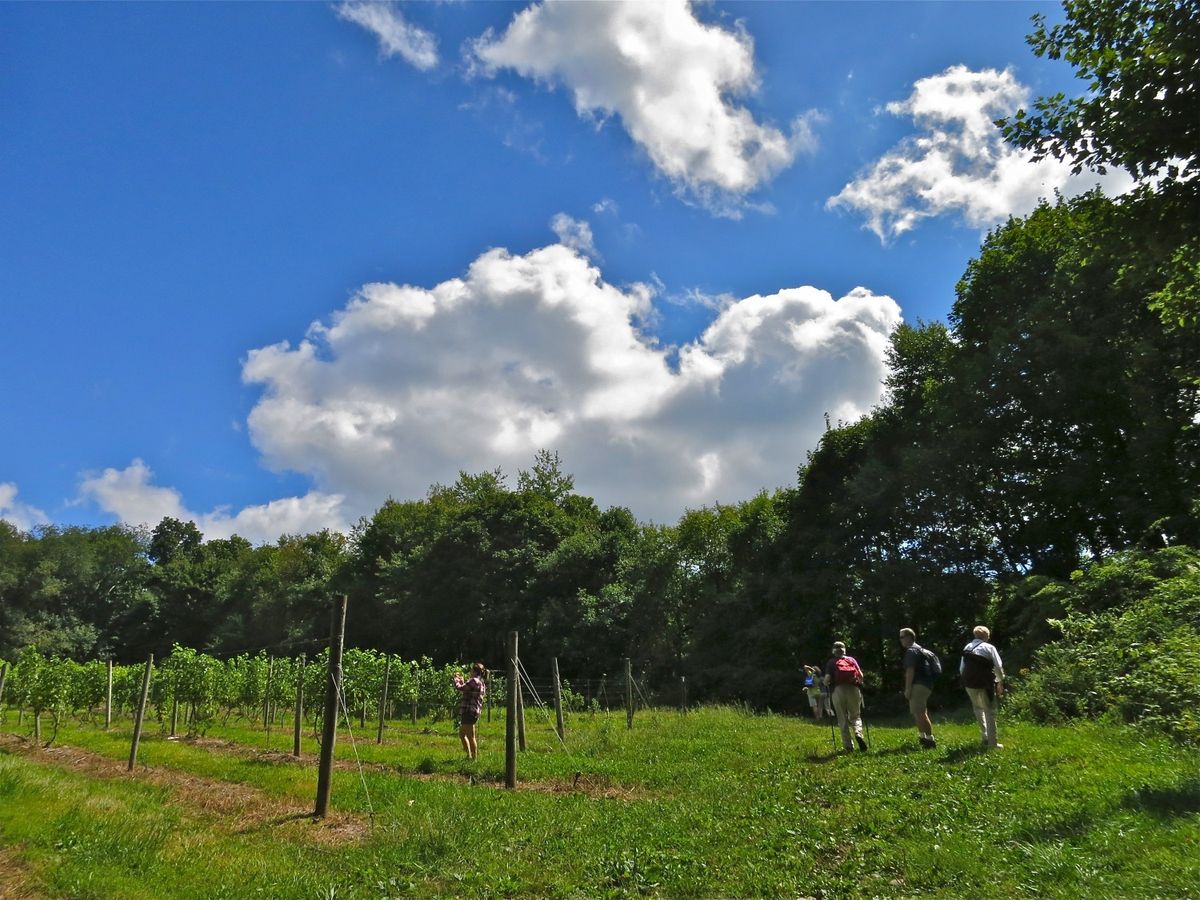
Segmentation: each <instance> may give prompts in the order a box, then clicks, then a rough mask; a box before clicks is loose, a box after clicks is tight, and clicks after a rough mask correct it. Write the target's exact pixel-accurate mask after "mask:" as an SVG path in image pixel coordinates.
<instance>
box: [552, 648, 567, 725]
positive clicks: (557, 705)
mask: <svg viewBox="0 0 1200 900" xmlns="http://www.w3.org/2000/svg"><path fill="white" fill-rule="evenodd" d="M554 730H555V731H557V732H558V739H559V740H560V741H565V740H566V730H565V729H564V728H563V711H562V681H561V680H560V679H559V677H558V657H557V656H556V657H554Z"/></svg>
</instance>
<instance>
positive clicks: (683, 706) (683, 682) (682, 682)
mask: <svg viewBox="0 0 1200 900" xmlns="http://www.w3.org/2000/svg"><path fill="white" fill-rule="evenodd" d="M679 711H680V712H681V713H683V714H684V715H687V676H685V675H680V676H679Z"/></svg>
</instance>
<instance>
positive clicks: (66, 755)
mask: <svg viewBox="0 0 1200 900" xmlns="http://www.w3.org/2000/svg"><path fill="white" fill-rule="evenodd" d="M0 750H2V751H7V752H9V753H15V754H20V755H21V756H24V757H27V758H29V759H33V760H37V761H39V762H44V763H49V764H52V765H55V766H58V767H60V768H63V769H69V770H70V771H72V772H78V773H79V774H81V775H86V776H88V777H89V778H104V779H113V780H116V779H121V780H131V781H139V782H142V783H144V784H153V785H157V786H161V787H164V788H167V789H168V790H169V791H171V793H172V794H173V795H174V797H175V800H176V802H178V803H179V804H180V805H181V806H183V807H184V808H185V809H187V810H189V811H191V812H194V813H199V814H201V815H203V816H206V817H208V818H210V819H213V820H215V822H216V823H217V824H218V825H219V826H220V825H224V826H225V827H228V828H229V830H230V831H232V832H235V833H238V834H245V833H249V832H254V831H262V830H265V829H268V828H280V829H282V830H284V831H287V832H291V833H295V834H297V835H301V836H304V837H307V838H309V839H311V840H314V841H317V842H318V843H322V844H342V843H347V842H354V841H359V840H362V839H363V838H365V837H366V836H367V834H368V832H369V827H368V824H367V820H366V818H365V817H362V816H357V815H351V814H349V813H345V812H334V813H332V814H331V815H329V816H327V817H326V818H325V819H323V820H315V819H313V818H312V807H310V806H300V805H299V804H297V803H296V802H294V801H289V800H286V799H283V798H280V797H274V796H272V795H270V794H268V793H266V792H264V791H261V790H259V789H258V788H255V787H251V786H250V785H247V784H241V783H238V782H233V781H219V780H217V779H213V778H204V777H202V776H199V775H191V774H188V773H187V772H180V771H178V770H176V769H166V768H161V767H158V766H143V765H138V766H137V768H136V769H135V770H134V771H133V772H129V771H128V769H127V766H126V763H125V762H123V761H121V760H116V759H110V758H108V757H106V756H101V755H99V754H97V753H93V752H91V751H90V750H83V749H80V748H78V747H70V746H56V747H39V746H38V745H37V744H35V743H34V742H32V741H29V740H26V739H25V738H22V737H20V736H18V735H11V734H3V735H0ZM0 871H2V870H0ZM2 896H3V895H0V897H2ZM5 900H7V898H5Z"/></svg>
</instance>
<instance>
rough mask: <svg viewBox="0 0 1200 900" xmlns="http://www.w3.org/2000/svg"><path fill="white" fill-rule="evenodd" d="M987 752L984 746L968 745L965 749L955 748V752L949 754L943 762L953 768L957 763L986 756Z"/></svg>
mask: <svg viewBox="0 0 1200 900" xmlns="http://www.w3.org/2000/svg"><path fill="white" fill-rule="evenodd" d="M987 752H988V751H987V748H986V747H984V746H983V745H982V744H968V745H967V746H965V747H955V748H954V749H953V750H950V751H949V752H947V753H946V755H945V756H944V757H943V758H942V762H944V763H945V764H946V765H948V766H952V765H954V764H955V763H960V762H962V761H963V760H967V759H971V758H972V757H975V756H984V755H986V754H987Z"/></svg>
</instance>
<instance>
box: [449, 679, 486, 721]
mask: <svg viewBox="0 0 1200 900" xmlns="http://www.w3.org/2000/svg"><path fill="white" fill-rule="evenodd" d="M454 686H455V687H456V688H458V690H459V691H460V692H461V693H462V702H461V703H459V705H458V709H459V712H463V713H473V714H474V715H479V712H480V710H482V709H483V695H484V694H486V693H487V685H485V684H484V683H483V679H482V678H480V677H479V676H478V675H475V676H473V677H472V678H471V679H470V680H468V681H463V682H461V683H460V682H455V684H454Z"/></svg>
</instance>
